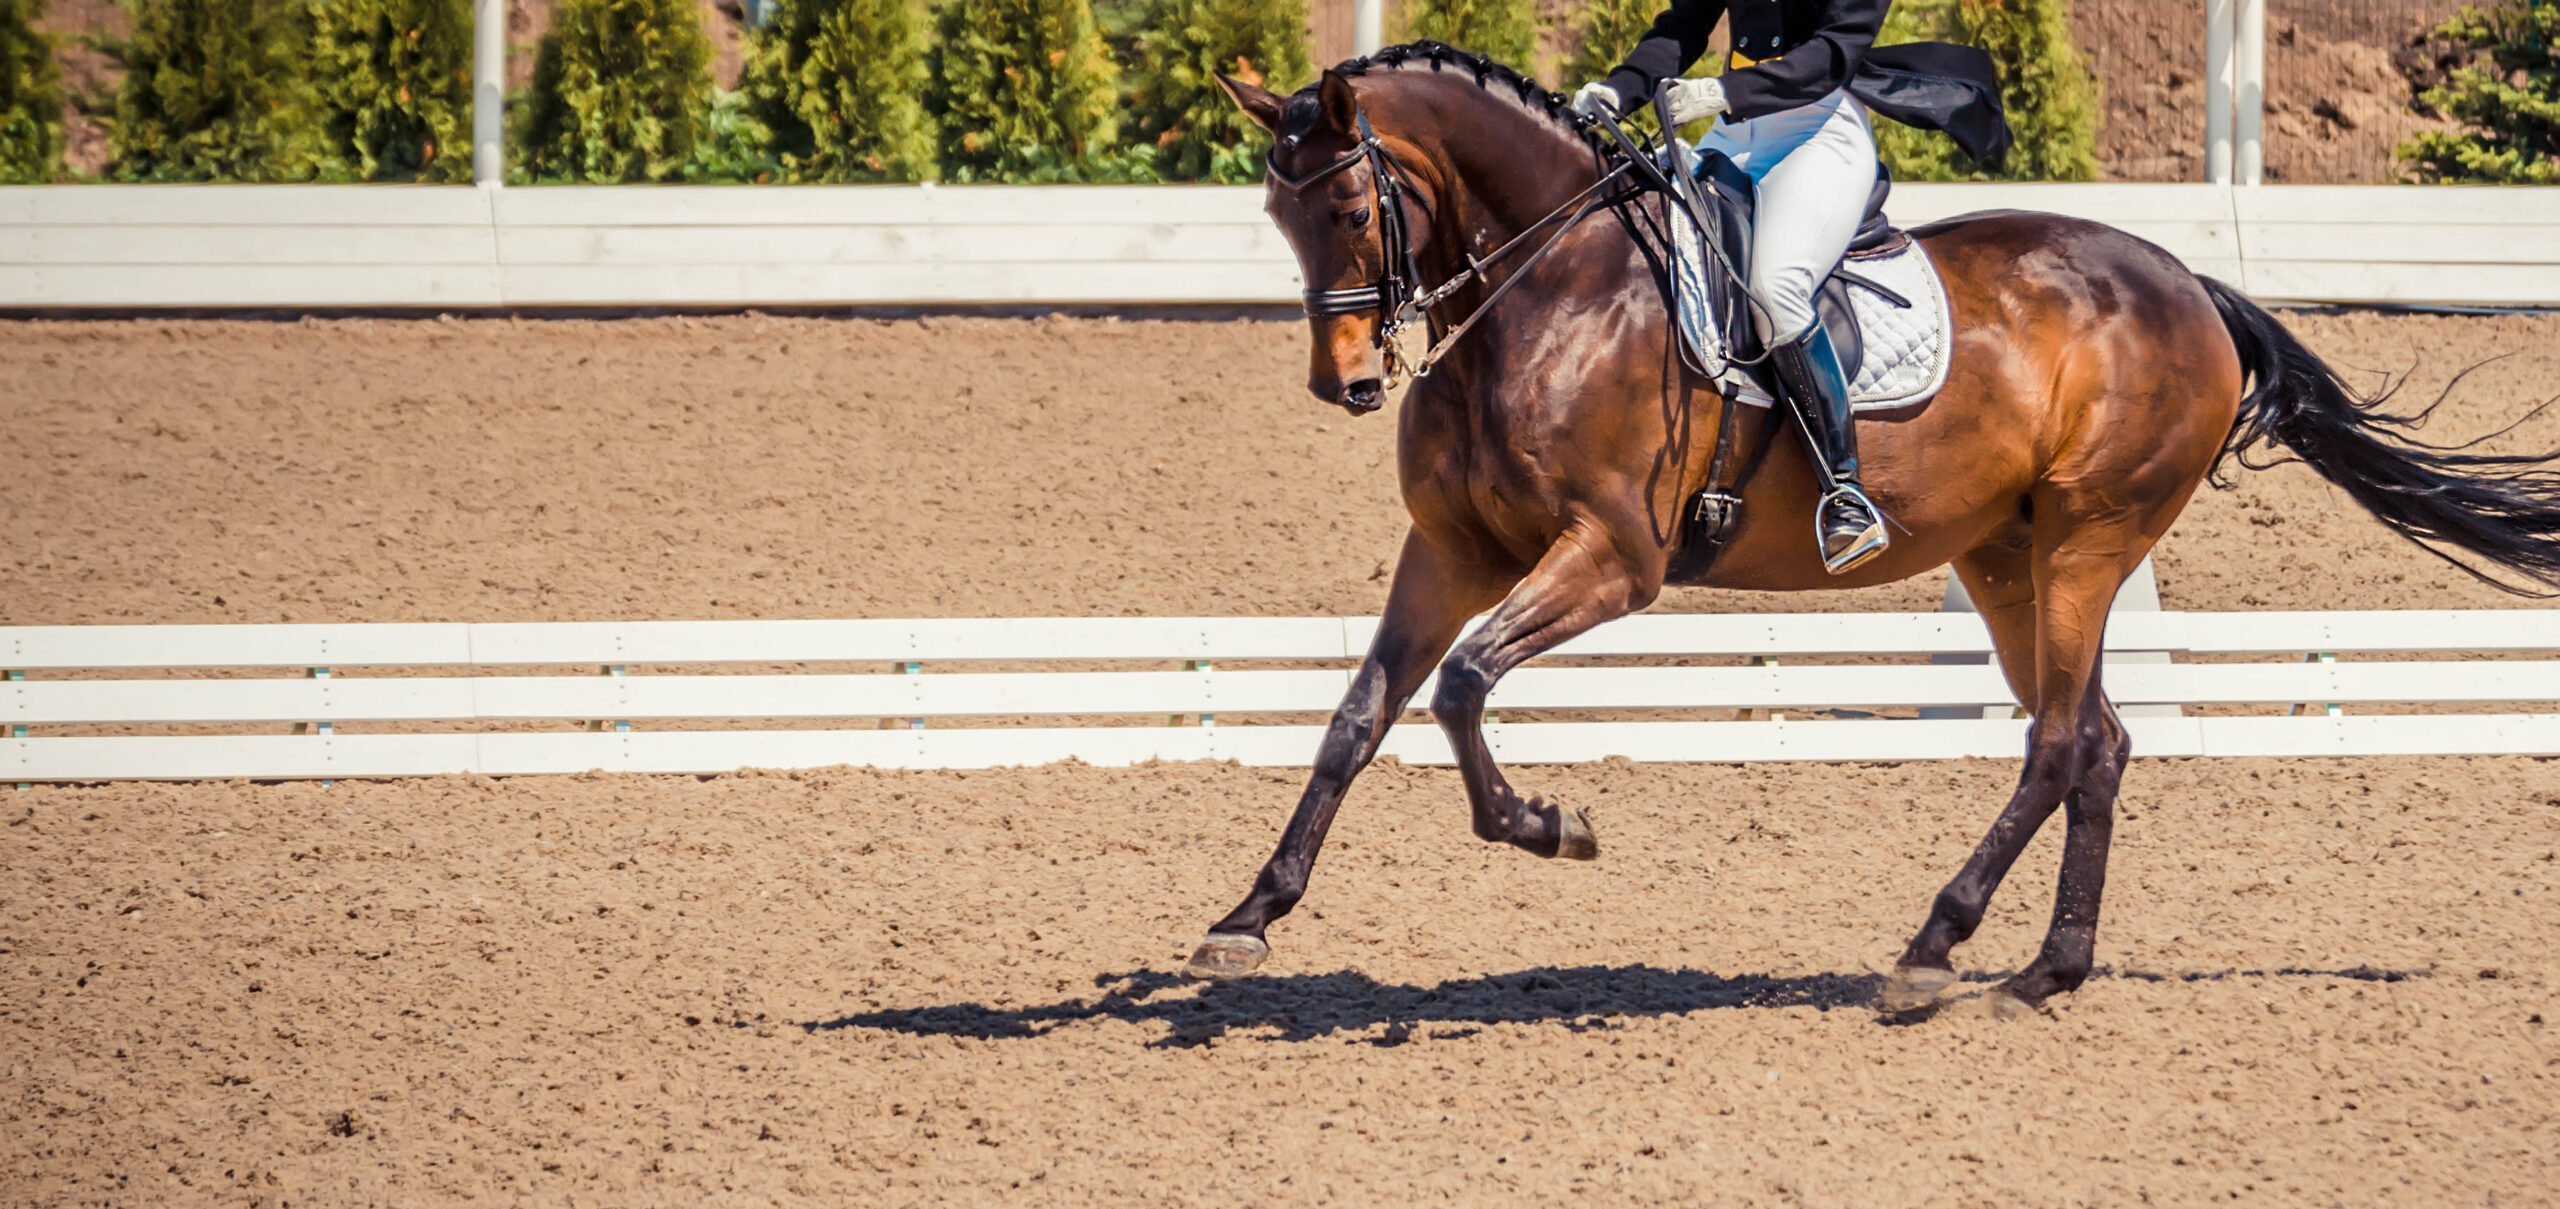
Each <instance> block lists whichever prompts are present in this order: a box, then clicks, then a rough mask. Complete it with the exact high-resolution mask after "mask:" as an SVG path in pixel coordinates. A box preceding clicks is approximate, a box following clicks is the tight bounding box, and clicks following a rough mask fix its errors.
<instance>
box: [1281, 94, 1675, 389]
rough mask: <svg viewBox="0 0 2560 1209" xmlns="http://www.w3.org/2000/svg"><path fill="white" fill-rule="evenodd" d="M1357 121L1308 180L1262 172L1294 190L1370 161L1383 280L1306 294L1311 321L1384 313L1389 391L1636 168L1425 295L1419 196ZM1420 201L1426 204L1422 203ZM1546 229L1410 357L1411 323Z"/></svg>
mask: <svg viewBox="0 0 2560 1209" xmlns="http://www.w3.org/2000/svg"><path fill="white" fill-rule="evenodd" d="M1355 116H1356V119H1357V121H1358V122H1359V126H1360V141H1359V142H1358V143H1356V144H1354V145H1353V146H1352V148H1351V149H1350V150H1348V151H1345V152H1343V153H1342V154H1341V155H1338V156H1336V157H1334V158H1333V159H1332V160H1331V161H1329V162H1327V163H1325V164H1323V165H1322V166H1320V167H1317V168H1316V169H1314V170H1312V171H1310V172H1308V173H1306V174H1305V175H1303V176H1295V177H1293V176H1291V175H1289V174H1288V173H1286V172H1282V171H1281V170H1280V167H1279V165H1277V164H1274V163H1272V162H1270V160H1269V159H1268V158H1267V157H1266V158H1265V160H1264V162H1263V168H1264V170H1265V171H1266V172H1268V173H1269V174H1270V176H1271V180H1272V182H1273V183H1274V184H1277V185H1279V186H1280V187H1282V188H1284V189H1287V190H1289V191H1290V192H1292V193H1295V192H1297V191H1299V190H1302V189H1304V188H1306V187H1307V186H1309V185H1312V184H1315V183H1316V182H1317V181H1321V180H1324V179H1326V178H1328V177H1331V176H1333V175H1334V174H1336V173H1338V172H1342V171H1344V170H1346V169H1348V168H1350V167H1351V166H1352V165H1354V164H1362V163H1365V164H1367V165H1368V166H1369V180H1370V185H1369V187H1370V190H1371V192H1372V193H1374V194H1375V195H1376V198H1377V216H1378V279H1377V280H1376V281H1374V282H1372V283H1370V284H1368V285H1365V286H1352V287H1349V288H1346V289H1338V290H1308V291H1306V293H1305V306H1306V313H1307V315H1308V317H1309V318H1314V317H1316V316H1320V315H1353V314H1358V313H1360V312H1363V311H1377V312H1379V315H1380V319H1379V322H1378V331H1377V335H1376V337H1375V341H1374V343H1375V344H1376V346H1377V347H1378V348H1379V349H1380V350H1381V351H1383V352H1384V353H1385V354H1386V358H1387V375H1388V383H1387V384H1388V385H1389V386H1390V387H1392V386H1394V385H1395V384H1396V381H1397V379H1399V378H1400V377H1411V378H1427V377H1430V376H1431V369H1432V367H1433V366H1435V365H1437V364H1439V362H1440V359H1441V358H1442V357H1444V356H1447V355H1448V352H1449V349H1450V348H1451V347H1452V346H1454V345H1455V344H1457V342H1458V340H1459V338H1460V337H1463V336H1465V335H1466V334H1467V332H1468V331H1469V330H1470V329H1472V328H1474V327H1475V325H1476V323H1477V321H1478V320H1481V319H1483V318H1484V317H1485V315H1486V314H1487V313H1488V312H1490V311H1492V310H1493V307H1494V304H1496V303H1498V302H1501V301H1502V296H1503V295H1505V294H1508V293H1510V292H1511V287H1513V286H1515V285H1518V284H1519V283H1520V281H1521V279H1523V278H1525V277H1527V276H1528V275H1529V270H1531V269H1533V268H1536V267H1537V265H1538V262H1539V261H1541V260H1544V259H1546V258H1547V255H1548V254H1549V253H1551V252H1553V251H1555V250H1556V246H1557V245H1558V244H1560V243H1562V242H1563V240H1564V236H1565V234H1566V233H1567V232H1569V231H1571V230H1573V228H1574V227H1575V226H1577V225H1579V224H1580V223H1581V222H1582V220H1583V219H1585V218H1588V217H1590V215H1591V212H1592V211H1594V210H1596V209H1599V208H1600V207H1601V206H1602V204H1603V198H1602V197H1601V190H1602V189H1603V188H1605V187H1607V186H1608V185H1609V184H1611V183H1612V182H1615V181H1617V180H1618V179H1620V178H1621V177H1624V176H1626V175H1627V173H1628V170H1629V169H1630V168H1631V167H1632V166H1633V164H1632V162H1631V161H1627V160H1621V161H1620V162H1619V163H1618V165H1617V166H1616V167H1614V168H1611V169H1610V170H1609V171H1607V172H1605V173H1602V174H1601V176H1600V179H1598V180H1596V181H1593V182H1591V184H1590V185H1589V186H1587V187H1585V188H1584V189H1583V190H1582V191H1581V192H1580V193H1576V194H1574V195H1573V196H1572V197H1570V198H1567V199H1566V200H1565V201H1564V203H1563V204H1561V205H1558V206H1557V207H1556V208H1554V209H1552V210H1549V211H1547V213H1546V216H1545V217H1543V218H1540V219H1539V220H1538V221H1536V222H1533V223H1531V224H1529V225H1528V226H1527V227H1525V228H1522V229H1521V231H1520V232H1519V234H1516V235H1514V236H1512V237H1511V238H1510V239H1508V240H1505V241H1504V242H1503V244H1502V246H1501V247H1498V248H1495V249H1494V250H1493V251H1491V252H1489V253H1487V254H1485V255H1484V256H1483V257H1480V258H1479V257H1476V256H1468V257H1467V267H1466V268H1463V269H1460V270H1459V271H1458V272H1456V273H1454V274H1452V275H1451V276H1450V277H1449V279H1448V280H1446V281H1443V282H1441V283H1440V284H1439V285H1436V286H1433V287H1431V288H1430V289H1427V290H1426V289H1422V288H1421V284H1422V268H1421V265H1420V264H1419V262H1418V261H1416V259H1415V257H1414V247H1413V237H1412V233H1411V231H1410V230H1409V229H1408V228H1407V227H1406V225H1405V213H1404V202H1405V198H1406V196H1407V195H1409V194H1411V193H1413V192H1414V190H1413V186H1412V185H1411V184H1409V183H1407V182H1406V181H1405V179H1404V174H1403V173H1401V172H1399V171H1398V170H1397V169H1396V163H1395V158H1394V157H1393V156H1390V155H1388V154H1387V149H1386V144H1385V143H1384V142H1382V141H1381V140H1380V139H1379V138H1378V132H1377V130H1376V129H1374V128H1373V127H1371V126H1370V125H1369V115H1368V114H1366V113H1361V114H1357V115H1355ZM1278 150H1279V149H1278V148H1276V147H1275V148H1273V152H1274V154H1276V153H1277V152H1278ZM1624 200H1625V199H1624V198H1619V199H1615V200H1611V201H1608V202H1607V204H1609V205H1616V204H1618V202H1621V201H1624ZM1415 204H1417V205H1422V204H1423V203H1422V202H1420V201H1419V199H1417V200H1416V202H1415ZM1429 212H1430V210H1429V207H1428V206H1427V205H1425V206H1424V213H1425V214H1426V215H1427V214H1428V213H1429ZM1559 219H1561V220H1562V221H1561V223H1559V222H1558V220H1559ZM1549 227H1553V228H1554V230H1553V231H1552V232H1551V233H1550V234H1548V235H1547V237H1546V239H1545V241H1544V242H1542V243H1540V244H1539V245H1538V248H1537V250H1536V251H1534V252H1532V253H1530V254H1529V258H1528V259H1527V260H1524V261H1522V262H1521V263H1520V267H1519V268H1517V269H1515V270H1513V271H1512V272H1511V274H1510V275H1509V276H1507V277H1504V278H1503V279H1502V283H1501V284H1500V285H1497V286H1495V287H1494V288H1493V292H1492V293H1491V294H1489V295H1487V296H1486V297H1485V300H1484V301H1482V302H1479V303H1477V304H1476V306H1475V309H1473V310H1471V311H1468V312H1467V314H1466V316H1465V317H1464V318H1462V319H1460V320H1458V321H1457V323H1456V324H1455V325H1453V326H1451V327H1449V328H1448V329H1447V330H1446V331H1445V332H1444V333H1442V334H1441V335H1440V337H1439V338H1438V339H1436V340H1434V341H1432V342H1431V345H1430V347H1428V348H1426V349H1424V350H1423V352H1422V354H1421V356H1419V357H1413V358H1408V357H1407V356H1406V355H1405V353H1404V351H1403V345H1402V344H1401V343H1400V341H1399V337H1400V336H1401V335H1402V334H1403V332H1404V327H1405V325H1406V324H1407V323H1410V322H1412V321H1413V320H1414V319H1416V318H1420V319H1422V320H1423V322H1424V323H1426V324H1428V323H1429V322H1430V317H1431V312H1432V310H1433V309H1434V308H1436V307H1438V306H1439V305H1440V304H1441V303H1444V302H1446V301H1448V300H1449V298H1450V296H1451V295H1453V294H1456V293H1457V292H1458V291H1459V290H1460V289H1462V288H1464V287H1465V286H1466V285H1467V284H1468V283H1470V282H1477V281H1482V280H1484V279H1485V276H1486V274H1485V271H1486V270H1487V269H1488V268H1491V267H1492V266H1493V264H1494V263H1495V262H1497V261H1500V260H1502V259H1503V258H1504V257H1506V256H1509V255H1510V254H1511V253H1512V252H1513V251H1515V250H1517V249H1519V248H1520V247H1522V246H1524V245H1525V244H1527V243H1528V241H1529V239H1530V237H1531V236H1534V235H1536V234H1537V233H1538V232H1540V231H1542V230H1546V229H1547V228H1549Z"/></svg>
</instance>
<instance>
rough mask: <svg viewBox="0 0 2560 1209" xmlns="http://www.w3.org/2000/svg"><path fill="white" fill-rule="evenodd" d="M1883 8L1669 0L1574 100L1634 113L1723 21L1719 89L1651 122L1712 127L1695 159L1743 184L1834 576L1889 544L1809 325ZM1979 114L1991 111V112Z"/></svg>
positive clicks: (1859, 144)
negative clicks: (1703, 154) (1810, 456)
mask: <svg viewBox="0 0 2560 1209" xmlns="http://www.w3.org/2000/svg"><path fill="white" fill-rule="evenodd" d="M1890 2H1891V0H1671V7H1670V8H1669V9H1668V10H1666V11H1664V12H1663V14H1662V15H1661V16H1658V17H1656V18H1654V21H1653V27H1652V28H1651V29H1650V30H1648V31H1646V33H1645V36H1644V40H1643V41H1641V42H1639V43H1637V44H1636V48H1635V51H1634V53H1632V54H1629V55H1628V56H1627V61H1626V62H1625V63H1622V64H1620V65H1619V66H1618V69H1617V70H1615V71H1613V72H1610V73H1609V75H1608V77H1607V78H1606V79H1602V80H1596V81H1593V82H1592V83H1589V84H1585V85H1583V86H1582V90H1581V91H1579V92H1577V93H1575V94H1574V97H1573V107H1574V109H1575V110H1577V111H1578V112H1581V113H1583V114H1586V115H1588V116H1591V117H1595V118H1598V117H1604V116H1605V117H1617V116H1621V115H1623V114H1625V113H1627V112H1629V111H1631V110H1633V109H1635V108H1637V107H1639V106H1641V105H1643V104H1644V103H1645V102H1646V101H1648V100H1650V99H1651V98H1652V97H1653V94H1654V88H1655V86H1656V85H1658V84H1659V83H1661V82H1662V81H1663V80H1666V79H1672V78H1674V77H1677V76H1678V75H1679V74H1680V73H1681V72H1682V71H1685V70H1687V69H1688V67H1689V65H1690V64H1691V63H1694V62H1696V61H1697V59H1698V57H1699V56H1700V55H1702V54H1704V53H1706V49H1707V38H1708V35H1710V34H1711V33H1713V32H1714V30H1715V25H1716V19H1717V18H1718V17H1720V16H1723V15H1725V14H1726V13H1728V12H1730V13H1731V15H1732V18H1733V28H1732V30H1731V31H1730V32H1731V35H1732V42H1733V52H1732V57H1731V60H1730V62H1729V64H1728V66H1727V68H1726V70H1725V72H1724V74H1723V76H1722V77H1721V78H1704V79H1694V80H1678V81H1677V82H1676V83H1674V84H1673V85H1672V86H1671V88H1670V90H1669V93H1668V94H1667V96H1666V97H1665V100H1666V101H1667V103H1668V104H1669V106H1670V109H1671V112H1669V113H1667V114H1661V115H1658V116H1659V117H1661V118H1662V119H1663V124H1664V125H1666V126H1668V127H1670V128H1672V129H1678V128H1679V127H1681V126H1684V125H1687V124H1688V123H1690V122H1694V121H1698V120H1700V119H1702V118H1712V117H1715V116H1717V115H1719V114H1721V115H1723V118H1724V120H1723V121H1721V122H1719V123H1717V124H1716V126H1715V128H1714V129H1713V130H1712V131H1711V132H1709V133H1708V134H1707V136H1706V137H1705V138H1703V139H1701V140H1699V144H1698V145H1699V147H1700V148H1701V149H1702V150H1704V149H1713V150H1716V151H1720V152H1722V153H1724V155H1725V156H1726V157H1727V158H1729V159H1731V160H1732V161H1733V163H1734V166H1735V167H1737V168H1739V169H1741V170H1742V171H1744V172H1745V173H1748V174H1749V175H1750V177H1751V179H1752V180H1753V182H1754V183H1755V184H1756V185H1757V192H1758V202H1757V206H1756V210H1757V213H1758V226H1757V229H1756V230H1755V231H1754V233H1753V235H1752V241H1751V280H1750V283H1749V288H1750V292H1751V297H1752V299H1753V300H1754V301H1755V302H1757V303H1758V304H1759V305H1758V306H1757V307H1756V308H1754V309H1755V312H1756V313H1755V315H1754V320H1755V322H1756V323H1757V324H1758V326H1759V331H1760V337H1761V340H1762V342H1763V343H1764V344H1765V345H1767V347H1768V349H1769V359H1770V365H1771V367H1772V368H1773V369H1775V370H1776V371H1777V375H1776V376H1777V379H1778V384H1779V386H1780V388H1781V392H1782V393H1783V394H1785V395H1786V397H1787V402H1788V404H1789V405H1790V406H1791V407H1792V408H1793V409H1794V411H1795V414H1796V418H1797V420H1798V421H1799V422H1800V423H1802V424H1803V426H1804V432H1805V436H1806V437H1807V438H1808V439H1809V441H1810V443H1811V445H1812V446H1813V450H1814V454H1815V457H1814V468H1815V471H1816V473H1817V475H1818V476H1819V477H1820V478H1821V480H1822V486H1823V496H1822V500H1821V503H1820V504H1819V505H1818V506H1817V508H1816V512H1815V518H1814V526H1815V529H1816V531H1817V532H1818V533H1819V534H1820V537H1821V543H1822V564H1823V566H1824V568H1825V569H1827V570H1829V571H1830V572H1831V573H1832V574H1834V575H1838V574H1840V573H1842V572H1844V571H1847V570H1849V569H1850V568H1851V567H1854V566H1857V565H1858V564H1860V563H1863V562H1865V561H1867V560H1868V559H1870V558H1873V557H1875V556H1876V555H1878V554H1881V553H1883V552H1884V548H1885V544H1886V541H1887V538H1886V537H1885V530H1884V517H1883V514H1882V513H1881V512H1880V511H1878V510H1877V508H1876V506H1875V503H1874V502H1873V501H1871V500H1869V499H1868V498H1867V494H1866V492H1865V490H1864V489H1862V488H1861V487H1860V486H1859V484H1858V442H1857V433H1856V429H1855V428H1854V427H1853V426H1852V425H1851V423H1850V419H1849V377H1848V370H1849V369H1852V368H1854V367H1848V366H1843V365H1841V364H1840V356H1839V354H1838V352H1837V351H1835V350H1834V349H1833V348H1832V346H1831V338H1830V336H1828V335H1827V334H1825V333H1824V331H1823V328H1822V323H1821V321H1820V320H1819V319H1818V318H1817V317H1816V315H1815V313H1814V292H1815V291H1816V290H1818V289H1820V288H1821V286H1822V283H1823V280H1824V279H1825V278H1828V277H1829V276H1830V275H1831V271H1832V270H1833V269H1834V268H1836V267H1837V266H1838V265H1839V263H1840V258H1841V256H1842V255H1844V254H1845V253H1847V251H1848V250H1849V241H1850V239H1851V238H1853V237H1854V236H1855V235H1856V234H1857V231H1858V223H1859V221H1860V219H1862V218H1863V217H1864V216H1865V215H1864V212H1865V207H1866V200H1867V194H1868V192H1869V191H1870V190H1871V189H1872V188H1873V187H1874V184H1875V179H1876V142H1875V135H1874V133H1873V131H1871V130H1870V129H1869V127H1868V124H1867V106H1866V105H1865V104H1863V103H1861V101H1860V99H1859V98H1858V97H1857V96H1855V95H1852V92H1851V79H1852V77H1853V76H1856V75H1857V74H1858V72H1859V68H1860V66H1861V64H1862V63H1864V62H1865V61H1866V60H1867V58H1868V55H1869V51H1870V48H1871V47H1872V46H1873V45H1874V43H1875V39H1876V32H1877V30H1879V29H1880V28H1882V27H1883V25H1884V15H1885V9H1886V7H1887V5H1888V4H1889V3H1890ZM1942 49H1952V48H1942ZM1862 82H1863V81H1862ZM1861 91H1864V90H1861ZM1993 95H1994V96H1995V97H1996V95H1997V94H1996V93H1995V94H1993ZM1993 107H1994V110H1995V112H1996V109H1997V102H1996V100H1995V101H1994V102H1993ZM1895 116H1897V117H1904V116H1905V115H1904V114H1903V113H1900V112H1897V113H1896V114H1895ZM1942 116H1943V115H1942ZM1905 120H1909V119H1908V118H1907V117H1906V119H1905ZM1925 124H1930V125H1942V123H1938V122H1927V123H1925Z"/></svg>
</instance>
